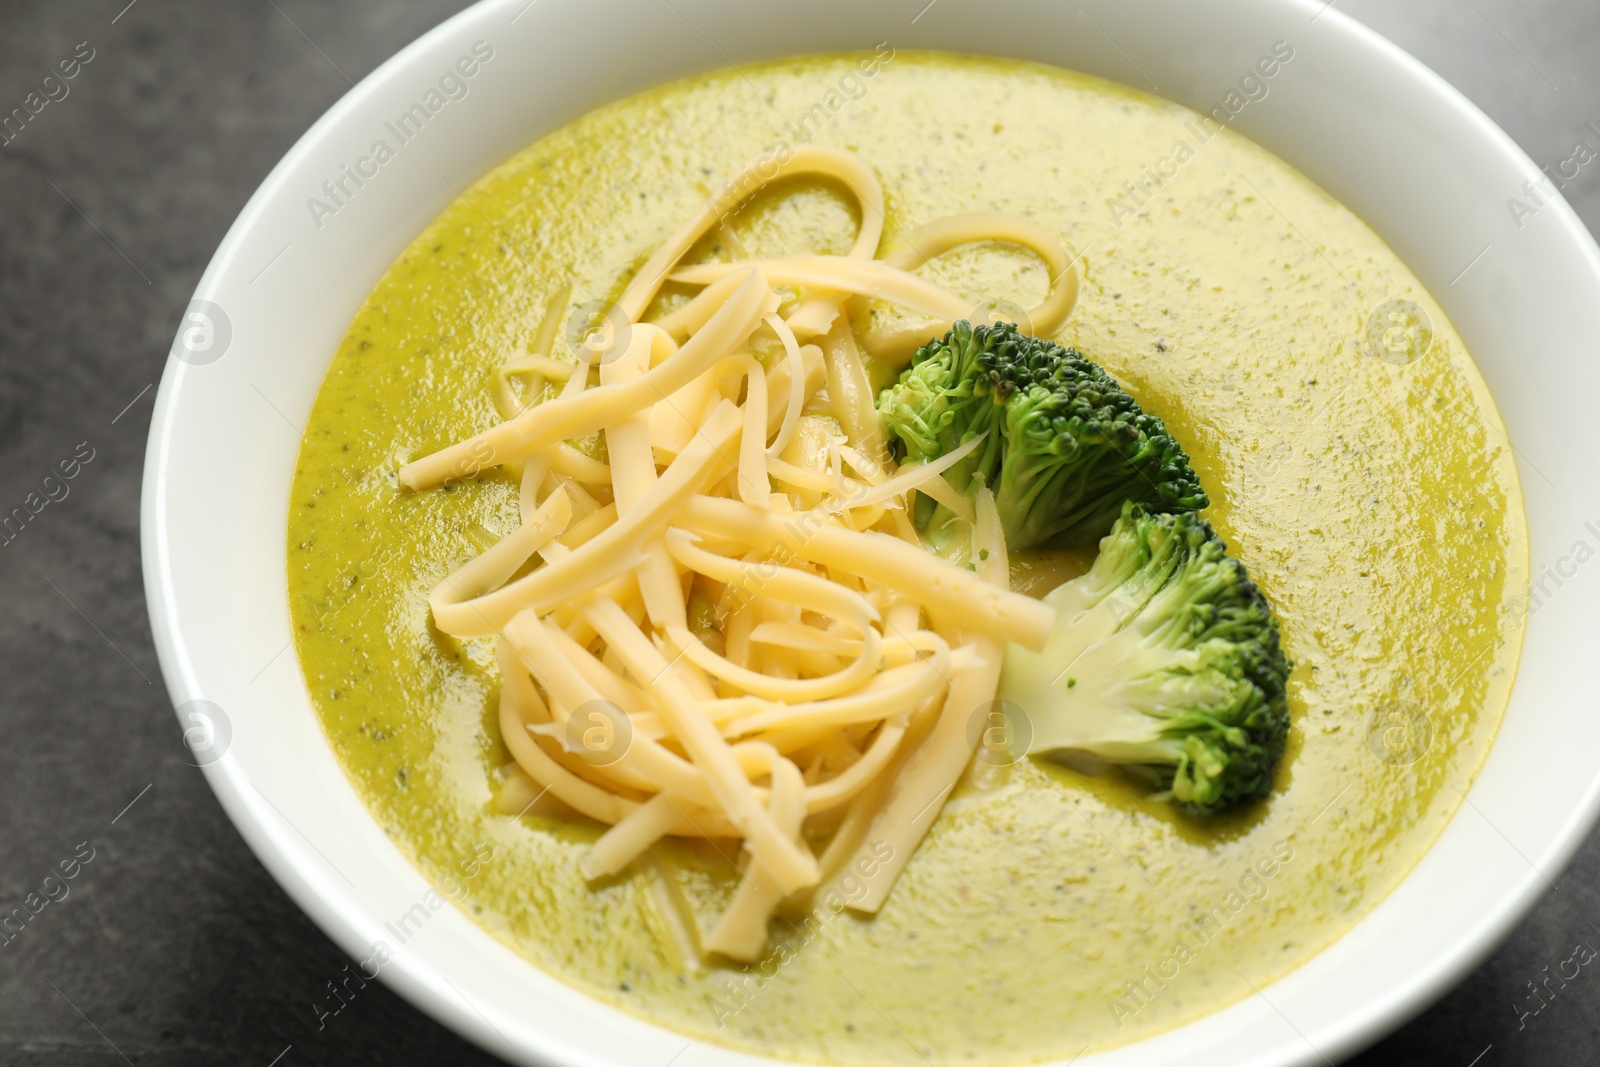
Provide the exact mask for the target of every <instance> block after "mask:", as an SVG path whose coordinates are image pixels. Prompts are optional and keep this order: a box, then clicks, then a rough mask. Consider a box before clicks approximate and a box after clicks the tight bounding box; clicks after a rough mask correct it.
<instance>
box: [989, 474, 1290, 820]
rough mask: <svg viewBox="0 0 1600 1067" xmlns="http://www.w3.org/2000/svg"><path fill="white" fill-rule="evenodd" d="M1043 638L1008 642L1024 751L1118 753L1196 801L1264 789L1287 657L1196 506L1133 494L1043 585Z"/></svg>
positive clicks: (1281, 722) (1209, 808) (1009, 682)
mask: <svg viewBox="0 0 1600 1067" xmlns="http://www.w3.org/2000/svg"><path fill="white" fill-rule="evenodd" d="M1045 599H1046V602H1048V603H1051V604H1053V605H1054V606H1055V607H1056V608H1057V610H1058V622H1057V624H1056V629H1055V631H1054V633H1052V635H1051V637H1050V640H1049V641H1048V642H1047V643H1046V645H1045V647H1044V649H1043V650H1042V651H1040V652H1037V653H1035V652H1029V651H1027V650H1026V649H1022V648H1019V647H1017V646H1015V645H1012V646H1010V647H1009V648H1008V649H1007V652H1006V665H1005V671H1004V673H1003V675H1002V676H1001V682H1000V695H1001V697H1002V698H1003V699H1005V700H1008V701H1010V702H1011V703H1013V704H1015V705H1016V706H1018V707H1020V708H1021V709H1023V711H1024V712H1025V713H1026V714H1027V716H1028V719H1029V721H1030V723H1031V725H1032V727H1033V737H1032V741H1031V743H1030V745H1029V749H1028V750H1029V752H1031V753H1036V754H1041V755H1050V754H1057V753H1065V752H1086V753H1090V754H1092V755H1094V756H1097V757H1099V758H1100V759H1102V760H1105V761H1107V762H1111V763H1116V764H1121V765H1123V766H1125V767H1127V768H1128V769H1129V770H1132V771H1134V772H1135V773H1137V774H1139V775H1141V776H1143V777H1145V778H1147V779H1149V780H1150V781H1151V782H1153V783H1154V784H1155V785H1157V786H1158V787H1159V788H1161V789H1164V790H1166V791H1167V792H1168V793H1169V795H1170V797H1171V799H1172V800H1173V801H1174V802H1175V803H1177V804H1178V805H1179V806H1180V807H1181V808H1183V809H1184V810H1186V811H1189V812H1191V813H1195V814H1212V813H1215V812H1220V811H1224V810H1226V809H1228V808H1231V807H1233V806H1235V805H1237V804H1239V803H1241V802H1243V801H1246V800H1249V799H1252V798H1255V797H1262V796H1265V795H1267V794H1268V793H1269V792H1271V789H1272V775H1273V771H1274V769H1275V768H1276V767H1277V764H1278V760H1279V759H1280V758H1281V757H1282V755H1283V747H1284V741H1285V739H1286V737H1287V735H1288V730H1289V713H1288V703H1287V697H1286V695H1285V689H1284V686H1285V683H1286V681H1287V679H1288V676H1289V667H1290V664H1289V661H1288V660H1287V659H1285V658H1284V655H1283V650H1282V648H1281V646H1280V644H1279V639H1278V624H1277V620H1276V619H1275V618H1274V617H1273V614H1272V609H1271V607H1270V606H1269V605H1268V604H1267V601H1266V598H1265V597H1263V596H1262V595H1261V591H1260V590H1259V589H1258V588H1257V587H1256V585H1255V583H1254V582H1252V581H1251V580H1250V579H1249V577H1248V576H1247V575H1246V574H1245V569H1244V566H1243V565H1242V564H1241V563H1239V561H1238V560H1235V559H1233V558H1232V557H1230V556H1229V555H1228V554H1227V549H1226V546H1225V545H1224V544H1223V542H1222V540H1221V538H1219V537H1218V536H1217V535H1216V533H1215V532H1214V531H1213V530H1212V529H1211V526H1210V524H1209V523H1207V522H1205V521H1204V520H1203V519H1201V518H1199V517H1198V516H1196V515H1194V514H1193V513H1180V514H1176V515H1173V514H1163V513H1159V512H1152V511H1151V510H1149V509H1148V508H1147V507H1145V506H1143V505H1140V504H1136V503H1133V502H1129V503H1128V504H1127V505H1126V506H1125V507H1124V508H1123V509H1122V513H1121V516H1120V517H1119V518H1118V519H1117V521H1116V524H1115V525H1114V526H1113V527H1112V530H1111V532H1110V533H1109V534H1108V535H1107V536H1106V538H1105V539H1104V540H1103V541H1102V542H1101V544H1100V554H1099V556H1097V557H1096V559H1095V562H1094V565H1093V566H1092V567H1091V568H1090V570H1089V572H1088V573H1087V574H1085V575H1083V576H1082V577H1080V578H1076V579H1074V580H1072V581H1070V582H1066V583H1065V584H1063V585H1061V586H1060V587H1059V588H1057V589H1056V590H1054V591H1053V592H1051V593H1050V594H1049V595H1048V596H1047V597H1046V598H1045Z"/></svg>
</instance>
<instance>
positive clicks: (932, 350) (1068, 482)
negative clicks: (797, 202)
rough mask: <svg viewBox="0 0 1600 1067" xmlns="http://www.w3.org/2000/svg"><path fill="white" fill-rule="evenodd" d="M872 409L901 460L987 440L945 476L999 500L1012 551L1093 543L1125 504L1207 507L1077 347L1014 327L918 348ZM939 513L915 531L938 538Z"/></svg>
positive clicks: (1183, 458) (1170, 453)
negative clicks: (980, 484) (982, 487)
mask: <svg viewBox="0 0 1600 1067" xmlns="http://www.w3.org/2000/svg"><path fill="white" fill-rule="evenodd" d="M878 411H879V414H880V415H881V416H882V419H883V424H884V428H885V430H886V431H887V432H888V433H889V435H890V437H891V439H892V441H893V442H894V444H895V448H896V450H897V453H898V455H899V456H900V457H901V458H903V459H909V460H922V461H925V460H930V459H935V458H937V457H939V456H942V455H944V454H945V453H946V452H949V451H951V450H952V449H955V448H957V447H959V446H961V445H962V444H965V443H966V442H968V441H970V440H972V439H973V438H975V437H978V436H980V435H983V434H987V435H988V436H987V437H986V438H985V439H984V443H983V444H982V445H980V446H979V447H978V448H977V449H976V450H975V451H973V452H972V454H970V455H968V456H966V457H965V458H963V459H962V460H961V461H960V462H959V463H957V464H955V465H954V466H952V467H950V468H949V469H948V470H946V471H945V478H946V479H948V480H949V481H950V483H951V484H952V485H953V486H955V488H956V489H957V490H958V491H960V492H966V491H967V489H968V487H969V485H970V484H971V481H972V479H973V478H974V477H981V478H982V479H983V481H984V483H985V484H986V485H988V486H990V487H991V488H992V489H993V490H994V492H995V503H996V505H997V506H998V507H999V511H1000V519H1001V523H1002V525H1003V526H1004V527H1005V532H1006V543H1007V544H1008V545H1009V546H1010V547H1011V548H1012V549H1013V550H1016V549H1023V548H1032V547H1036V546H1053V547H1059V546H1066V545H1073V544H1082V543H1085V542H1088V541H1092V540H1094V539H1095V538H1097V537H1100V536H1102V535H1103V534H1104V533H1105V532H1106V530H1108V529H1109V528H1110V527H1111V524H1112V522H1113V521H1114V520H1115V519H1116V517H1117V515H1118V514H1119V512H1120V511H1121V509H1122V504H1123V502H1124V501H1126V500H1135V501H1138V502H1140V503H1143V504H1146V505H1148V506H1149V507H1150V508H1151V509H1152V510H1155V511H1192V510H1197V509H1199V508H1203V507H1205V506H1206V505H1207V503H1209V501H1208V500H1207V498H1206V494H1205V491H1204V490H1202V489H1201V488H1200V483H1199V482H1198V480H1196V478H1195V475H1194V471H1193V469H1192V468H1191V467H1190V465H1189V458H1188V456H1187V455H1185V454H1184V451H1183V449H1182V448H1181V447H1180V446H1179V445H1178V443H1177V442H1176V441H1175V440H1173V438H1172V436H1171V435H1170V434H1169V433H1167V429H1166V427H1165V426H1164V425H1163V424H1162V422H1161V420H1160V419H1158V418H1156V417H1155V416H1154V415H1149V414H1146V413H1145V412H1144V411H1142V410H1140V408H1139V405H1138V403H1137V402H1135V401H1134V399H1133V397H1131V396H1129V395H1128V394H1127V393H1126V392H1125V391H1124V390H1123V389H1122V387H1121V386H1119V385H1118V384H1117V383H1116V382H1115V381H1113V380H1112V379H1111V377H1110V376H1109V375H1107V374H1106V373H1105V371H1103V370H1101V369H1100V368H1099V367H1097V366H1096V365H1095V364H1093V363H1091V362H1090V361H1089V360H1087V359H1085V358H1084V357H1083V355H1082V354H1081V353H1079V352H1078V351H1077V350H1076V349H1073V348H1063V347H1062V346H1060V345H1058V344H1056V343H1055V342H1053V341H1046V340H1043V339H1041V338H1038V337H1031V336H1029V335H1027V334H1025V333H1021V332H1019V331H1018V330H1017V328H1016V326H1015V325H1012V324H1010V323H1000V324H998V325H995V326H973V325H971V324H970V323H968V322H965V321H963V322H958V323H956V324H955V326H954V327H953V328H952V329H951V330H950V331H949V332H948V333H946V334H945V335H944V336H943V337H941V338H935V339H934V340H932V341H930V342H928V343H927V344H926V345H924V346H922V348H920V349H918V350H917V353H916V355H915V356H913V357H912V361H911V364H910V366H908V367H907V368H906V369H905V371H904V372H902V373H901V375H900V380H899V381H898V382H896V383H895V384H894V385H892V386H890V387H889V388H887V389H885V390H884V391H883V392H882V393H881V394H880V395H879V398H878ZM935 510H936V509H935V508H934V505H933V502H932V501H931V500H929V499H927V498H926V497H924V498H923V499H922V500H921V501H920V502H919V511H918V515H917V521H918V524H919V525H920V526H921V527H923V528H924V529H928V528H930V526H932V527H935V528H936V527H937V526H938V525H939V523H938V522H937V521H936V520H935Z"/></svg>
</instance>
